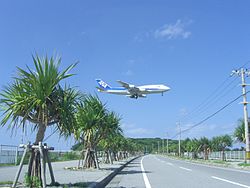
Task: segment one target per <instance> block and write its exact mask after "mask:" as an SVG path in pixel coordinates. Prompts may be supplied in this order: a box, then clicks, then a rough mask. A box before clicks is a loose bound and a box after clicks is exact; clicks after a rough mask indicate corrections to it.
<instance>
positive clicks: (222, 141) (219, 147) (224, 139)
mask: <svg viewBox="0 0 250 188" xmlns="http://www.w3.org/2000/svg"><path fill="white" fill-rule="evenodd" d="M232 143H233V140H232V138H231V136H229V135H227V134H226V135H222V136H216V137H213V138H212V147H213V150H215V151H222V160H223V161H225V160H226V158H225V149H226V148H227V147H231V146H232Z"/></svg>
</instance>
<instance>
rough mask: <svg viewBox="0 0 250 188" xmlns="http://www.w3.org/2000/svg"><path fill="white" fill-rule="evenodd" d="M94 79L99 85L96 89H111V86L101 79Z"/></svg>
mask: <svg viewBox="0 0 250 188" xmlns="http://www.w3.org/2000/svg"><path fill="white" fill-rule="evenodd" d="M96 81H97V83H98V85H99V87H100V88H98V89H100V90H103V91H105V90H108V89H111V87H110V86H109V85H108V84H107V83H105V82H104V81H103V80H101V79H96Z"/></svg>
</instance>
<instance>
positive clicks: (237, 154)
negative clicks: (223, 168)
mask: <svg viewBox="0 0 250 188" xmlns="http://www.w3.org/2000/svg"><path fill="white" fill-rule="evenodd" d="M224 154H225V160H227V161H244V160H245V156H246V152H245V151H224ZM184 156H185V157H187V158H192V156H194V155H193V153H192V152H185V153H184ZM222 156H223V152H222V151H216V152H210V153H208V159H212V160H221V159H222ZM197 157H198V158H200V159H202V158H204V152H200V153H197Z"/></svg>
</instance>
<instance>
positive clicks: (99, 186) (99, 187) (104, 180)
mask: <svg viewBox="0 0 250 188" xmlns="http://www.w3.org/2000/svg"><path fill="white" fill-rule="evenodd" d="M139 157H141V155H140V156H137V157H135V158H133V159H130V160H129V161H127V162H126V163H125V164H123V165H122V166H120V167H119V168H117V169H115V170H114V171H113V172H111V173H110V174H108V175H107V176H103V177H101V178H100V179H99V180H97V182H96V183H92V184H90V185H89V186H88V187H89V188H103V187H105V186H106V185H107V184H108V183H109V182H110V181H111V180H112V179H113V178H114V177H115V176H116V175H117V174H118V173H119V172H120V171H121V170H122V169H123V168H124V167H125V166H127V165H128V164H129V163H131V162H132V161H133V160H135V159H138V158H139Z"/></svg>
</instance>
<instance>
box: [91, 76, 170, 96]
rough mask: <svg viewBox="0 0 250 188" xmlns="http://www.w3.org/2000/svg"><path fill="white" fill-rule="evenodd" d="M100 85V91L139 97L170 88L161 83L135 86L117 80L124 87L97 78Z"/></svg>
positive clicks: (162, 91)
mask: <svg viewBox="0 0 250 188" xmlns="http://www.w3.org/2000/svg"><path fill="white" fill-rule="evenodd" d="M96 81H97V83H98V85H99V87H96V88H97V89H98V91H99V92H103V93H110V94H117V95H126V96H127V97H130V98H134V99H138V97H141V98H145V97H146V95H147V94H153V93H161V94H162V96H163V93H164V92H166V91H168V90H170V88H169V87H167V86H165V85H163V84H159V85H143V86H135V85H132V84H129V83H126V82H123V81H121V80H117V82H118V83H119V84H121V85H122V87H111V86H109V85H108V84H107V83H105V82H104V81H103V80H101V79H96Z"/></svg>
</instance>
